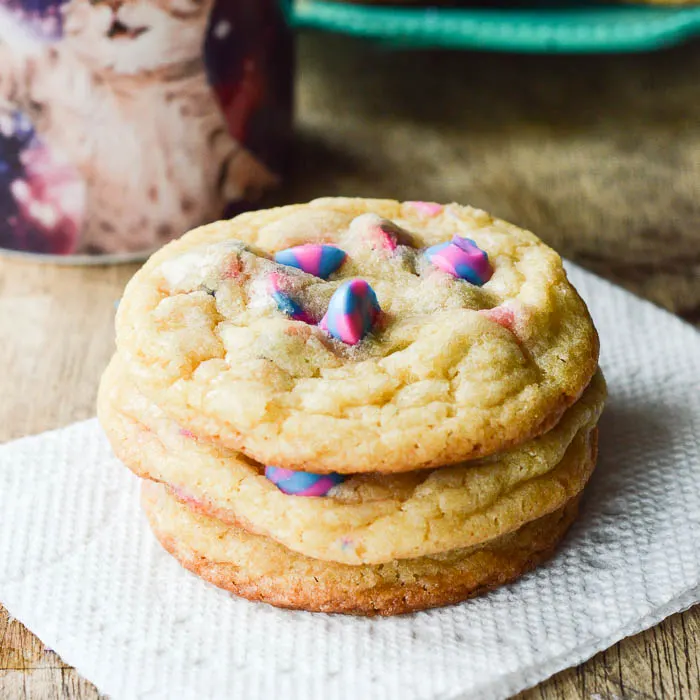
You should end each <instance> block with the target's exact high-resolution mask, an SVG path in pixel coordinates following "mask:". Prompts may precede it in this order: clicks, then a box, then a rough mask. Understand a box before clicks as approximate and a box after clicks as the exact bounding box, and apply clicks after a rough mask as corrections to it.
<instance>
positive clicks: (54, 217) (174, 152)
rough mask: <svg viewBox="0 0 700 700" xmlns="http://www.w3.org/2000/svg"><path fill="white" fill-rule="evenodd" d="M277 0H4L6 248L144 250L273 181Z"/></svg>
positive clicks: (50, 252) (135, 253)
mask: <svg viewBox="0 0 700 700" xmlns="http://www.w3.org/2000/svg"><path fill="white" fill-rule="evenodd" d="M292 81H293V45H292V36H291V32H290V30H289V29H288V27H287V26H286V24H285V21H284V16H283V11H282V9H281V6H280V5H279V4H278V2H277V0H0V252H14V253H22V254H25V255H31V256H34V257H36V258H38V259H51V260H65V261H70V262H81V261H82V262H89V261H94V262H106V261H119V260H128V259H137V258H143V257H145V256H146V255H147V254H148V253H150V252H151V251H153V250H154V249H156V248H158V247H160V246H161V245H162V244H163V243H165V242H167V241H168V240H171V239H172V238H175V237H177V236H180V235H181V234H182V233H184V232H185V231H187V230H188V229H190V228H193V227H194V226H197V225H199V224H203V223H206V222H208V221H212V220H215V219H220V218H222V217H227V216H231V215H233V214H235V213H238V212H240V211H243V210H245V209H247V208H250V207H251V206H253V205H254V202H255V201H256V200H257V199H258V198H259V197H260V195H261V194H262V193H263V192H264V191H265V190H267V189H268V188H270V187H273V186H274V185H276V184H277V183H278V182H279V180H280V175H281V173H282V170H283V163H284V159H285V155H286V150H287V146H288V143H289V138H290V130H291V119H292V89H293V87H292V85H293V82H292Z"/></svg>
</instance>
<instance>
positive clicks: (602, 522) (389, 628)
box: [0, 268, 700, 700]
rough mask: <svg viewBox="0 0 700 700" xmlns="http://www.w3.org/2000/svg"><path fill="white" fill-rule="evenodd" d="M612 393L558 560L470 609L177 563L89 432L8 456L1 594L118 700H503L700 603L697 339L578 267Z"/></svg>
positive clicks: (100, 440)
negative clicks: (242, 579) (339, 596)
mask: <svg viewBox="0 0 700 700" xmlns="http://www.w3.org/2000/svg"><path fill="white" fill-rule="evenodd" d="M571 277H572V280H573V282H574V284H576V286H577V287H578V288H579V290H580V291H581V293H582V295H583V297H584V298H585V299H586V301H587V302H588V303H589V305H590V307H591V311H592V313H593V316H594V319H595V321H596V324H597V326H598V329H599V331H600V335H601V342H602V358H601V364H602V366H603V369H604V371H605V373H606V376H607V379H608V383H609V391H610V399H609V403H608V407H607V409H606V411H605V413H604V415H603V418H602V421H601V436H600V437H601V440H600V452H601V455H600V461H599V466H598V470H597V472H596V474H595V476H594V478H593V481H592V483H591V485H590V487H589V489H588V491H587V495H586V498H585V500H584V504H583V510H582V513H581V517H580V520H579V521H578V522H577V523H576V524H575V525H574V527H573V529H572V531H571V533H570V535H569V536H568V537H567V539H566V540H565V542H564V543H563V545H562V547H561V549H560V551H559V553H558V554H557V555H556V557H555V558H554V559H553V560H552V561H551V562H550V563H549V564H548V565H546V566H544V567H542V568H540V569H539V570H537V571H535V572H533V573H532V574H530V575H528V576H526V577H524V578H523V579H522V580H521V581H519V582H518V583H516V584H514V585H511V586H507V587H505V588H502V589H500V590H497V591H495V592H494V593H492V594H490V595H488V596H486V597H483V598H481V599H476V600H473V601H469V602H467V603H464V604H462V605H458V606H454V607H450V608H444V609H440V610H434V611H429V612H424V613H418V614H415V615H410V616H403V617H399V618H393V619H392V618H390V619H373V620H368V619H359V618H357V619H355V618H349V617H342V616H332V615H322V614H310V613H304V612H289V611H282V610H277V609H275V608H271V607H268V606H265V605H263V604H255V603H249V602H247V601H244V600H238V599H236V598H233V597H231V596H229V595H228V594H226V593H224V592H222V591H219V590H217V589H215V588H213V587H212V586H210V585H208V584H205V583H203V582H202V581H200V580H198V579H197V578H195V577H194V576H193V575H191V574H189V573H187V572H185V571H184V570H182V569H181V568H180V567H179V565H178V564H177V563H176V562H175V561H174V560H173V559H171V558H170V557H169V556H168V555H166V554H165V553H164V552H163V551H162V550H161V549H160V547H159V546H158V545H157V543H156V542H155V540H154V538H153V536H152V535H151V534H150V532H149V530H148V528H147V526H146V522H145V519H144V517H143V516H142V515H141V513H140V511H139V507H138V484H137V480H136V479H135V478H134V477H132V476H131V475H130V473H129V472H128V471H127V469H126V468H125V467H123V466H121V465H120V464H119V463H118V462H117V461H116V460H115V458H114V457H112V456H111V453H110V450H109V447H108V445H107V442H106V440H105V438H104V437H103V436H102V434H101V432H100V429H99V426H98V425H97V422H96V421H94V420H91V421H86V422H83V423H79V424H76V425H74V426H71V427H69V428H66V429H63V430H58V431H54V432H51V433H47V434H44V435H42V436H38V437H32V438H25V439H22V440H19V441H17V442H14V443H11V444H9V445H6V446H3V447H0V600H2V602H3V603H4V604H5V606H6V607H7V608H8V610H9V611H10V613H11V614H12V615H14V616H15V617H17V618H19V619H20V620H21V621H22V622H24V623H25V624H26V625H27V626H28V627H29V628H30V629H31V630H33V631H34V632H35V633H36V634H37V635H38V636H39V637H40V638H41V639H42V641H43V642H44V643H45V644H46V645H48V646H49V647H51V648H53V649H55V650H56V651H57V652H58V653H59V654H60V655H61V656H62V657H63V659H64V660H65V661H66V662H67V663H70V664H72V665H74V666H76V667H77V668H78V670H79V671H81V672H82V673H83V674H84V675H85V676H86V677H87V678H88V679H90V680H91V681H93V682H94V683H95V684H96V685H97V686H98V688H99V689H100V690H101V691H103V692H105V693H108V694H109V695H111V696H112V697H113V698H115V700H120V699H122V698H123V699H129V700H131V699H133V698H177V699H179V698H193V699H194V698H197V699H198V698H202V697H206V698H210V699H218V698H245V699H246V700H257V699H261V700H262V699H266V698H272V697H274V698H281V699H283V700H286V699H288V698H289V699H291V700H296V699H298V700H307V699H312V698H318V699H319V700H321V699H323V700H328V699H332V698H333V699H334V698H348V699H350V698H363V699H366V698H371V699H372V700H374V699H381V698H397V697H401V698H403V699H404V700H413V699H416V700H418V699H421V700H424V699H425V700H427V699H430V700H432V699H437V698H440V700H451V699H457V698H467V697H468V698H470V699H472V698H502V697H507V696H508V695H510V694H513V693H516V692H517V691H519V690H521V689H523V688H525V687H528V686H531V685H533V684H535V683H537V682H538V681H540V680H542V679H544V678H546V677H548V676H549V675H551V674H553V673H555V672H556V671H558V670H560V669H563V668H566V667H567V666H571V665H573V664H576V663H579V662H581V661H583V660H585V659H587V658H589V657H590V656H592V655H593V654H594V653H595V652H597V651H599V650H601V649H604V648H606V647H608V646H610V645H611V644H613V643H614V642H616V641H617V640H619V639H621V638H622V637H624V636H627V635H630V634H633V633H635V632H638V631H640V630H642V629H645V628H647V627H649V626H650V625H652V624H654V623H655V622H657V621H659V620H661V619H663V618H664V617H666V616H667V615H669V614H671V613H673V612H676V611H678V610H681V609H684V608H687V607H688V606H690V605H691V604H693V603H694V602H697V601H698V600H699V599H700V438H699V436H700V334H698V333H697V332H696V331H695V330H694V329H693V328H691V327H690V326H687V325H685V324H683V323H682V322H681V321H679V320H677V319H676V318H674V317H672V316H670V315H669V314H666V313H665V312H663V311H660V310H658V309H656V308H654V307H652V306H651V305H649V304H647V303H645V302H642V301H640V300H638V299H636V298H634V297H632V296H630V295H629V294H627V293H626V292H624V291H622V290H620V289H618V288H616V287H614V286H612V285H610V284H608V283H607V282H604V281H602V280H600V279H598V278H595V277H593V276H592V275H589V274H587V273H585V272H582V271H581V270H579V269H576V268H573V269H571Z"/></svg>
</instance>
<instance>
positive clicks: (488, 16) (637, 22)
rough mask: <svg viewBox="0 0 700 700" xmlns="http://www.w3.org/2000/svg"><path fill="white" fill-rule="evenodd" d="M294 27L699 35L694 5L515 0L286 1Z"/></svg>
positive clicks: (548, 49)
mask: <svg viewBox="0 0 700 700" xmlns="http://www.w3.org/2000/svg"><path fill="white" fill-rule="evenodd" d="M287 12H288V17H289V21H290V23H291V24H292V26H295V27H300V28H302V27H307V28H313V29H321V30H325V31H329V32H336V33H341V34H348V35H353V36H358V37H364V38H367V39H372V40H375V41H378V42H382V43H384V44H388V45H390V46H394V47H402V48H450V49H480V50H490V51H519V52H531V53H601V52H632V51H649V50H653V49H659V48H662V47H665V46H671V45H673V44H678V43H681V42H683V41H687V40H688V39H690V38H692V37H693V36H696V35H700V6H698V7H688V6H686V7H658V6H644V5H627V4H615V5H603V4H593V3H590V4H580V3H564V2H559V3H552V2H548V3H536V2H535V3H532V2H531V3H523V2H521V3H519V4H517V5H511V6H510V7H498V8H494V7H459V8H456V7H395V6H394V7H387V6H378V5H358V4H350V3H344V2H325V1H323V0H291V2H290V3H289V5H288V7H287Z"/></svg>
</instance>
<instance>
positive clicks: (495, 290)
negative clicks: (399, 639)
mask: <svg viewBox="0 0 700 700" xmlns="http://www.w3.org/2000/svg"><path fill="white" fill-rule="evenodd" d="M604 397H605V385H604V381H603V379H602V376H601V374H600V371H599V370H598V339H597V335H596V332H595V329H594V327H593V324H592V322H591V319H590V316H589V314H588V311H587V309H586V306H585V304H584V303H583V302H582V301H581V299H580V297H579V296H578V294H577V293H576V291H575V290H574V288H573V287H572V286H571V284H570V283H569V281H568V280H567V277H566V274H565V272H564V269H563V267H562V262H561V259H560V257H559V256H558V255H557V254H556V253H555V252H554V251H553V250H551V249H550V248H548V247H547V246H546V245H544V244H543V243H542V242H541V241H540V240H539V239H538V238H537V237H536V236H534V235H533V234H531V233H529V232H527V231H523V230H521V229H518V228H517V227H515V226H512V225H511V224H508V223H506V222H504V221H500V220H498V219H494V218H493V217H491V216H489V215H488V214H486V213H485V212H483V211H479V210H476V209H473V208H470V207H462V206H458V205H456V204H449V205H445V206H443V205H438V204H435V203H431V202H404V203H399V202H395V201H390V200H365V199H346V198H328V199H319V200H315V201H313V202H311V203H309V204H305V205H297V206H287V207H281V208H277V209H271V210H266V211H258V212H253V213H247V214H243V215H241V216H238V217H236V218H235V219H232V220H230V221H222V222H218V223H215V224H211V225H208V226H204V227H202V228H198V229H196V230H194V231H192V232H190V233H188V234H187V235H185V236H184V237H183V238H181V239H180V240H178V241H175V242H173V243H171V244H169V245H167V246H166V247H165V248H163V249H162V250H160V251H159V252H158V253H156V254H155V255H154V256H153V257H152V258H151V259H150V260H149V261H148V262H147V263H146V265H145V266H144V267H143V268H142V269H141V270H140V271H139V272H138V273H137V274H136V275H135V277H134V278H133V279H132V280H131V282H130V283H129V285H128V286H127V288H126V291H125V293H124V296H123V299H122V301H121V303H120V306H119V310H118V314H117V353H116V355H115V356H114V358H113V360H112V362H111V364H110V366H109V367H108V369H107V370H106V372H105V374H104V377H103V379H102V383H101V387H100V395H99V416H100V420H101V422H102V425H103V426H104V429H105V431H106V432H107V435H108V436H109V439H110V441H111V443H112V446H113V448H114V451H115V453H116V454H117V456H118V457H119V458H120V459H121V460H122V461H123V462H124V463H125V464H126V465H127V466H128V467H129V468H130V469H131V470H132V471H134V472H135V473H136V474H137V475H138V476H140V477H142V478H143V480H144V481H143V486H142V502H143V507H144V509H145V511H146V514H147V516H148V520H149V522H150V525H151V527H152V529H153V532H154V533H155V536H156V537H157V538H158V540H159V541H160V542H161V543H162V545H163V546H164V547H165V548H166V549H167V550H168V551H169V552H170V553H171V554H172V555H173V556H175V557H176V558H177V559H178V560H179V561H180V562H181V563H182V564H183V565H184V566H185V567H187V568H188V569H190V570H191V571H193V572H194V573H196V574H198V575H199V576H201V577H202V578H204V579H206V580H208V581H210V582H212V583H214V584H215V585H217V586H220V587H222V588H225V589H228V590H230V591H233V592H234V593H236V594H238V595H241V596H244V597H246V598H249V599H252V600H262V601H266V602H268V603H272V604H273V605H278V606H283V607H291V608H303V609H306V610H320V611H325V612H343V613H357V614H365V615H372V614H382V615H390V614H397V613H404V612H408V611H412V610H420V609H423V608H428V607H432V606H437V605H445V604H449V603H456V602H458V601H461V600H464V599H466V598H468V597H470V596H473V595H475V594H478V593H481V592H483V591H486V590H488V589H490V588H493V587H494V586H498V585H501V584H503V583H507V582H509V581H512V580H514V579H515V578H517V577H518V576H520V575H521V574H522V573H523V572H525V571H527V570H529V569H531V568H532V567H533V566H535V565H537V564H538V563H540V562H542V561H543V560H545V559H546V558H547V557H549V556H550V555H551V554H552V552H553V550H554V548H555V546H556V545H557V543H558V542H559V540H560V539H561V538H562V537H563V535H564V533H565V532H566V530H567V528H568V527H569V525H570V524H571V523H572V521H573V520H574V518H575V517H576V513H577V507H578V502H579V499H580V497H581V493H582V491H583V489H584V487H585V485H586V482H587V481H588V479H589V477H590V475H591V473H592V471H593V468H594V466H595V460H596V435H597V431H596V424H597V421H598V418H599V416H600V413H601V410H602V406H603V401H604Z"/></svg>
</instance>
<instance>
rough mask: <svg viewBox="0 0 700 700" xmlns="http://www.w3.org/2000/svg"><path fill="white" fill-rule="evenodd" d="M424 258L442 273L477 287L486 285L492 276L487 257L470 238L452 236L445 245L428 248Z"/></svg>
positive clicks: (439, 244)
mask: <svg viewBox="0 0 700 700" xmlns="http://www.w3.org/2000/svg"><path fill="white" fill-rule="evenodd" d="M425 257H426V258H427V259H428V260H429V261H430V262H431V263H432V264H433V265H435V267H438V268H440V269H441V270H442V271H443V272H447V273H448V274H449V275H452V276H453V277H458V278H459V279H463V280H466V281H467V282H471V283H472V284H474V285H476V286H478V287H481V286H482V285H484V284H486V282H488V281H489V280H490V279H491V275H492V274H493V270H492V268H491V265H490V263H489V256H488V255H487V254H486V252H485V251H483V250H481V248H479V246H478V245H477V244H476V243H475V242H474V241H473V240H472V239H471V238H462V237H461V236H454V237H453V238H452V240H451V241H448V242H447V243H438V244H437V245H434V246H431V247H430V248H428V249H427V250H426V251H425Z"/></svg>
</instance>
